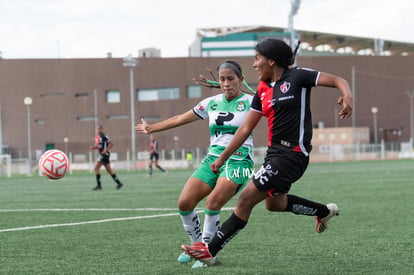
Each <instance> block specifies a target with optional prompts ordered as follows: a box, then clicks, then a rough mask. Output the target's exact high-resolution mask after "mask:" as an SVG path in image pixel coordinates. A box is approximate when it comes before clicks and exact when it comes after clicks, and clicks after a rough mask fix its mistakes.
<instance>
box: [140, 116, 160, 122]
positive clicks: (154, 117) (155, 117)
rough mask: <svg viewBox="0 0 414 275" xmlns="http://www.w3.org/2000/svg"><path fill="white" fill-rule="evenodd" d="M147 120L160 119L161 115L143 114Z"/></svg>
mask: <svg viewBox="0 0 414 275" xmlns="http://www.w3.org/2000/svg"><path fill="white" fill-rule="evenodd" d="M142 118H143V119H144V120H145V121H151V120H159V119H160V116H143V117H142Z"/></svg>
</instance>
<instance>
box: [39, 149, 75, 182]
mask: <svg viewBox="0 0 414 275" xmlns="http://www.w3.org/2000/svg"><path fill="white" fill-rule="evenodd" d="M68 170H69V159H68V157H67V156H66V154H65V153H63V152H62V151H60V150H56V149H53V150H48V151H46V152H44V153H43V155H42V156H41V157H40V159H39V173H40V174H41V175H43V176H46V177H47V178H49V179H51V180H58V179H61V178H63V177H64V176H65V174H66V172H68Z"/></svg>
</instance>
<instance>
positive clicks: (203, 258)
mask: <svg viewBox="0 0 414 275" xmlns="http://www.w3.org/2000/svg"><path fill="white" fill-rule="evenodd" d="M181 248H182V249H183V250H184V252H185V253H187V254H188V255H190V256H191V257H192V258H194V259H196V260H199V261H200V262H203V263H204V264H206V265H207V266H213V265H215V264H216V261H215V258H214V257H213V256H212V255H211V253H210V251H208V245H207V244H205V243H202V242H198V243H194V244H192V245H182V246H181Z"/></svg>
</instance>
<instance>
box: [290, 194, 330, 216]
mask: <svg viewBox="0 0 414 275" xmlns="http://www.w3.org/2000/svg"><path fill="white" fill-rule="evenodd" d="M287 198H288V202H287V207H286V210H285V211H287V212H292V213H294V214H297V215H307V216H318V217H319V218H324V217H326V216H327V215H328V214H329V209H328V208H327V207H326V205H324V204H320V203H317V202H314V201H310V200H307V199H305V198H301V197H297V196H295V195H287Z"/></svg>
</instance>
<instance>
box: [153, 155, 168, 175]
mask: <svg viewBox="0 0 414 275" xmlns="http://www.w3.org/2000/svg"><path fill="white" fill-rule="evenodd" d="M158 159H159V155H158V153H157V156H156V159H155V167H157V168H158V169H159V170H160V171H161V172H163V173H165V172H166V170H165V169H164V168H162V167H161V166H160V165H159V164H158Z"/></svg>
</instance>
